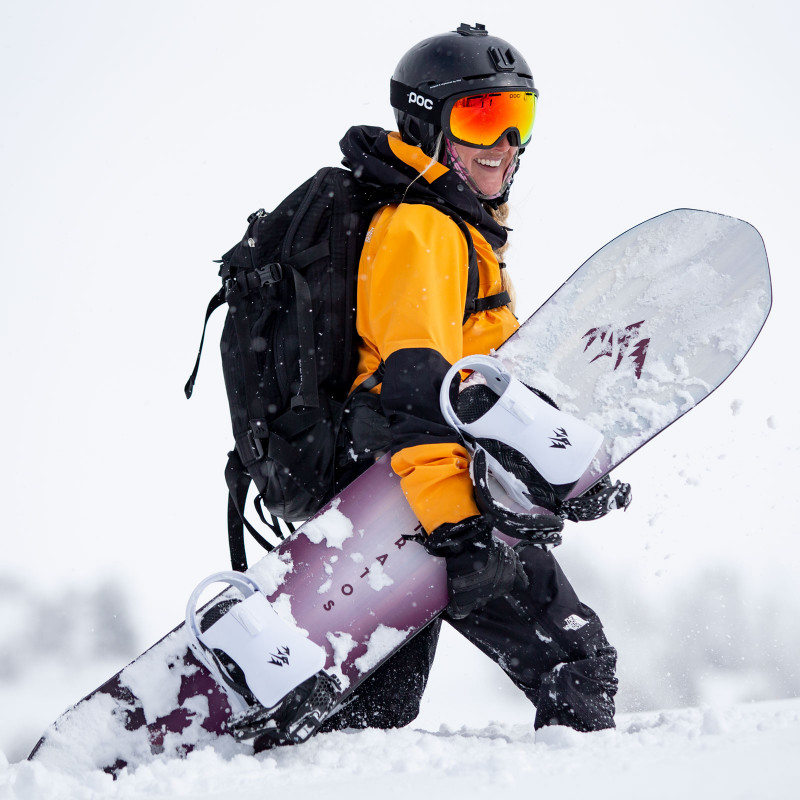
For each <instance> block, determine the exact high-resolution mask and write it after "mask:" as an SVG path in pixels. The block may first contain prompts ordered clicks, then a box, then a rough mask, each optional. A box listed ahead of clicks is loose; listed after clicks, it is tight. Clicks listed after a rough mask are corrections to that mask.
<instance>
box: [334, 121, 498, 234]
mask: <svg viewBox="0 0 800 800" xmlns="http://www.w3.org/2000/svg"><path fill="white" fill-rule="evenodd" d="M339 144H340V146H341V149H342V153H343V155H344V158H343V159H342V163H343V164H344V165H345V166H346V167H347V168H348V169H350V170H352V172H353V174H354V175H355V177H356V179H357V180H358V181H359V182H360V183H363V184H366V185H369V186H375V187H377V188H380V189H381V190H387V189H388V190H391V191H392V192H393V193H395V194H400V195H402V196H403V200H404V201H405V202H411V203H426V204H428V205H431V206H434V207H435V206H437V205H444V206H446V207H447V208H448V210H450V211H451V212H454V213H455V214H457V215H458V216H459V217H461V219H463V220H464V222H468V223H469V224H470V225H472V226H473V227H474V228H476V229H477V230H478V232H479V233H480V234H481V235H482V236H483V237H484V238H485V239H486V241H487V242H489V244H490V245H491V246H492V247H493V248H495V249H496V248H498V247H501V246H502V245H504V244H505V243H506V239H507V232H506V229H505V228H504V227H503V226H502V225H501V224H500V223H499V222H497V220H495V219H494V217H493V216H492V215H491V214H490V213H489V211H488V210H487V208H486V206H484V204H483V203H482V202H481V200H480V199H479V198H478V197H477V195H475V193H474V192H472V190H471V189H470V188H469V186H468V185H467V184H466V183H465V182H464V181H463V180H461V178H459V177H458V175H457V174H456V173H455V172H454V171H452V170H450V169H448V168H447V167H445V166H444V164H441V163H439V162H438V161H431V158H430V156H427V155H426V154H425V153H424V152H423V151H422V149H421V148H419V147H414V146H413V145H410V144H406V143H405V142H403V140H402V139H401V138H400V134H399V133H394V132H392V133H390V132H389V131H385V130H383V129H382V128H378V127H373V126H369V125H360V126H355V127H353V128H350V130H349V131H347V133H346V134H345V135H344V137H343V138H342V140H341V142H340V143H339Z"/></svg>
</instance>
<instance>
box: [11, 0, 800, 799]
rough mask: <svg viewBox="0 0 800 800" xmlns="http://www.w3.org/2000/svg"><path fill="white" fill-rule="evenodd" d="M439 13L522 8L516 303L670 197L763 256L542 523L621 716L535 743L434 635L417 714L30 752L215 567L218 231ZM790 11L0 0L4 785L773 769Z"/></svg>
mask: <svg viewBox="0 0 800 800" xmlns="http://www.w3.org/2000/svg"><path fill="white" fill-rule="evenodd" d="M454 13H455V14H456V15H457V16H455V17H454V16H453V15H454ZM462 21H466V22H475V21H481V22H485V23H486V24H487V25H488V27H489V29H490V30H491V31H492V32H496V33H498V34H500V35H504V36H506V37H507V38H508V39H509V40H512V41H513V42H514V44H516V45H517V46H518V47H519V48H520V49H521V50H522V51H523V52H524V53H526V55H527V57H528V60H529V62H530V64H531V67H532V69H533V72H534V76H535V79H536V82H537V86H538V87H539V89H540V91H541V98H540V104H539V114H538V118H537V121H536V126H535V131H534V141H533V142H532V144H531V146H530V147H529V148H528V150H527V152H526V153H525V155H524V157H523V162H522V169H521V171H520V173H519V176H518V177H517V179H516V181H515V185H514V190H513V193H512V201H513V219H512V223H511V224H512V227H514V229H515V230H514V233H513V234H512V249H511V250H510V251H509V254H508V259H507V260H508V262H509V265H510V269H511V271H512V274H513V276H514V279H515V282H516V284H517V288H518V291H519V294H520V314H521V316H527V314H529V313H531V312H532V311H533V310H534V309H535V308H536V307H537V306H538V304H539V303H540V302H541V301H543V300H544V299H545V298H546V297H547V296H548V295H549V294H550V293H551V292H552V291H553V290H554V289H555V288H556V287H557V286H558V284H559V283H560V281H561V280H563V279H564V278H565V277H566V276H567V275H568V274H569V273H570V272H571V271H572V270H573V269H574V268H576V267H577V266H578V265H579V264H580V263H581V262H582V261H583V260H584V259H585V258H587V257H588V256H589V255H591V253H593V252H594V251H595V250H596V249H598V248H599V247H600V246H601V245H602V244H604V243H605V242H606V241H608V240H609V239H610V238H612V237H613V236H615V235H616V234H618V233H621V232H622V231H623V230H626V229H627V228H629V227H631V226H632V225H634V224H636V223H638V222H640V221H642V220H643V219H645V218H648V217H651V216H654V215H656V214H659V213H661V212H663V211H666V210H668V209H671V208H676V207H694V208H704V209H709V210H712V211H718V212H722V213H727V214H731V215H733V216H738V217H741V218H742V219H745V220H748V221H749V222H751V223H753V224H754V225H755V226H756V227H757V228H758V229H759V230H760V232H761V233H762V235H763V237H764V240H765V242H766V246H767V251H768V254H769V257H770V263H771V268H772V276H773V285H774V294H775V305H774V308H773V312H772V315H771V317H770V319H769V321H768V322H767V325H766V328H765V330H764V332H763V334H762V336H761V337H760V339H759V341H758V342H757V343H756V345H755V347H754V348H753V350H752V352H751V353H750V355H749V356H748V357H747V359H746V360H745V362H744V363H743V364H742V366H741V367H740V368H739V369H738V370H737V371H736V372H735V373H734V375H733V376H732V377H731V378H730V379H729V380H728V381H727V382H726V384H724V385H723V386H722V387H721V388H720V389H719V390H718V391H717V392H716V393H715V394H714V395H713V396H712V397H711V398H710V399H709V400H708V401H706V402H705V403H704V404H703V405H701V406H700V407H699V408H697V409H696V410H694V411H693V412H692V413H691V414H689V415H688V416H687V417H686V418H685V419H683V420H681V421H680V422H679V423H678V424H676V425H675V426H674V427H673V428H671V429H670V430H668V431H667V432H665V433H664V434H662V435H661V436H660V437H659V439H658V440H657V442H654V443H653V444H652V445H651V446H649V447H648V448H647V449H646V450H644V451H642V452H641V453H639V454H637V455H635V456H634V457H632V458H631V459H630V461H629V462H628V463H627V464H626V465H625V466H624V467H623V468H621V469H620V470H619V474H618V477H620V478H622V479H624V480H628V481H630V483H631V484H632V485H633V489H634V503H633V505H632V506H631V508H630V510H629V511H628V512H627V513H626V514H624V515H615V516H614V518H613V519H608V520H603V521H601V522H599V523H596V524H591V525H586V526H579V527H573V528H571V529H570V531H569V533H568V536H567V537H566V540H565V543H564V545H563V546H562V547H561V548H560V550H559V559H560V561H561V563H562V564H563V566H564V568H565V570H566V572H567V574H568V575H569V576H570V578H571V579H572V581H573V583H574V584H575V585H576V586H577V587H578V589H579V590H580V593H581V595H582V597H583V598H584V599H585V600H586V602H587V603H589V604H590V605H591V606H593V607H594V608H595V609H596V610H597V611H598V612H599V613H600V615H601V617H602V618H603V620H604V622H605V624H606V627H607V630H608V634H609V637H610V638H611V640H612V641H613V643H614V644H615V646H616V647H617V648H618V650H619V651H620V679H621V689H620V694H619V696H618V701H619V709H620V712H621V713H620V731H621V732H620V733H617V734H614V735H611V736H606V737H596V738H595V737H589V738H588V739H585V740H581V741H580V742H579V743H575V744H564V746H561V745H560V744H559V743H549V744H548V743H542V742H535V741H534V739H533V737H532V734H531V727H532V718H533V714H532V711H531V709H530V707H528V706H527V704H526V703H525V702H524V701H523V700H522V698H521V696H520V695H519V694H518V693H517V692H516V691H515V690H514V689H513V687H511V686H510V685H509V682H508V681H507V679H506V678H505V677H504V676H503V675H502V674H501V673H500V672H499V670H498V669H497V668H496V667H495V666H494V665H492V664H490V663H488V662H487V661H486V659H483V658H482V657H480V656H479V655H478V654H476V653H475V652H474V650H473V649H472V648H470V647H469V646H468V645H466V644H465V643H464V642H463V641H461V640H460V639H459V638H458V637H457V636H456V635H454V634H452V632H448V633H447V634H446V635H445V636H444V638H443V641H442V644H441V649H440V653H439V655H438V657H437V662H436V665H435V668H434V674H433V676H432V679H431V685H430V687H429V691H428V692H427V694H426V697H425V700H424V704H423V712H422V715H421V717H420V719H419V720H418V722H417V723H416V724H415V726H414V729H412V730H406V731H401V732H395V733H390V734H383V733H375V732H368V733H361V734H352V735H335V736H330V737H325V738H324V739H319V740H316V741H312V742H310V743H309V744H308V745H306V746H304V747H302V748H298V749H296V750H291V751H288V750H287V751H281V752H280V753H274V754H270V755H267V756H264V757H261V758H259V759H250V760H246V761H242V760H241V759H238V760H234V761H231V762H227V761H225V760H223V759H221V758H219V757H217V756H215V755H213V754H208V753H198V754H196V755H194V756H192V758H190V759H188V760H187V761H185V762H169V763H160V764H155V765H153V766H150V767H146V768H142V769H141V770H140V771H139V772H138V773H136V774H134V775H126V776H124V777H123V778H122V779H121V780H119V781H118V782H117V783H115V784H111V783H110V781H108V780H107V779H106V778H105V777H104V776H102V775H67V776H65V775H56V774H47V773H46V772H43V771H42V770H41V769H40V768H39V767H37V766H35V765H29V764H25V763H22V764H20V763H18V762H19V760H20V759H23V758H24V757H25V755H26V753H27V752H28V751H29V750H30V748H31V747H32V746H33V745H34V744H35V742H36V739H37V737H38V736H39V734H40V733H41V732H42V730H43V729H44V728H45V727H46V725H47V724H49V722H51V721H52V720H53V719H54V718H55V717H56V716H58V714H59V713H61V711H63V710H64V708H65V707H66V706H67V705H69V704H70V703H72V702H73V701H74V700H76V699H77V698H78V697H80V696H82V695H83V694H84V693H86V692H88V691H89V690H91V689H92V688H94V687H95V686H97V685H98V684H99V683H101V682H102V681H103V680H105V679H106V678H108V677H109V675H111V674H112V673H114V672H116V671H117V670H118V669H119V668H120V667H121V666H122V665H123V664H124V663H126V661H128V660H129V659H131V658H133V657H134V656H135V655H136V654H137V653H138V652H140V651H141V650H142V649H144V648H145V647H146V646H147V645H149V644H150V643H152V642H153V641H155V639H157V638H158V637H160V636H161V635H162V634H163V633H164V632H165V631H166V630H167V629H168V628H169V627H171V626H172V625H173V624H175V623H176V622H177V621H178V620H179V619H180V618H181V616H182V613H183V607H184V605H185V602H186V598H187V597H188V595H189V593H190V592H191V590H192V589H193V588H194V586H195V585H196V584H197V583H198V581H199V580H200V579H202V578H203V577H205V576H206V575H208V574H209V573H211V572H214V571H217V570H219V569H221V568H224V567H225V565H226V559H227V543H226V535H225V488H224V483H223V478H222V469H223V465H224V458H225V453H226V452H227V450H228V449H229V448H230V433H229V423H228V417H227V406H226V401H225V396H224V387H223V385H222V378H221V373H220V370H219V363H218V358H217V357H216V354H215V346H214V342H215V340H216V339H217V338H218V336H219V332H220V329H221V325H222V316H221V314H222V312H219V315H220V316H219V317H218V318H215V319H214V318H212V321H211V323H210V325H209V331H208V334H207V339H206V343H207V350H206V354H205V358H204V363H203V364H202V366H201V371H200V377H199V380H198V384H197V388H196V392H195V397H194V398H193V399H192V401H191V402H190V403H187V402H186V401H185V399H184V398H183V394H182V387H183V383H184V381H185V379H186V378H187V377H188V373H189V371H190V370H191V367H192V364H193V362H194V357H195V354H196V348H197V344H198V341H199V336H200V327H201V323H202V316H203V312H204V310H205V306H206V303H207V302H208V299H209V298H210V296H211V294H212V293H213V292H214V291H215V290H216V288H217V286H216V270H215V266H214V264H212V263H211V261H212V259H213V258H217V257H218V256H219V254H221V253H222V252H224V251H225V250H226V249H228V247H230V246H231V245H232V244H233V243H234V242H235V241H236V239H237V238H238V237H239V236H240V235H241V232H242V230H243V227H244V220H245V217H246V216H247V214H248V213H250V212H251V211H253V210H254V209H256V208H258V207H260V206H264V207H267V208H269V207H271V206H273V205H275V203H276V202H277V201H278V200H279V199H280V198H281V197H282V196H284V195H285V194H286V193H287V192H288V191H289V190H290V189H291V188H293V187H294V186H295V185H297V184H298V183H299V182H300V181H301V180H302V179H304V178H305V177H307V175H310V174H311V173H312V172H313V171H314V170H315V169H316V168H317V167H318V166H321V165H323V164H326V163H330V164H335V163H337V162H338V160H339V154H338V149H337V142H338V139H339V138H340V136H341V135H342V133H343V132H344V131H345V130H346V128H347V127H348V126H349V125H350V124H355V123H369V124H381V125H384V126H390V125H391V124H392V119H391V113H390V110H389V106H388V77H389V75H390V73H391V71H392V69H393V67H394V64H395V63H396V61H397V59H398V58H399V56H400V55H401V54H402V53H403V52H404V51H405V49H406V48H407V47H408V46H409V45H410V44H412V43H413V42H415V41H417V40H419V39H420V38H422V37H423V36H426V35H429V34H434V33H438V32H440V31H443V30H448V29H453V28H454V27H455V26H457V25H458V23H459V22H462ZM798 24H800V8H798V7H797V5H796V4H794V3H791V2H788V0H786V1H784V0H762V2H760V3H758V4H753V3H750V2H747V1H746V0H673V2H670V3H669V4H662V3H645V4H643V3H642V2H641V0H608V2H606V3H602V4H598V3H594V2H590V1H589V0H576V2H572V3H568V4H565V3H555V2H552V3H551V2H542V3H537V4H530V3H527V2H522V0H508V2H507V3H505V4H503V6H502V7H500V6H498V7H496V8H494V7H493V8H489V7H488V6H487V4H486V3H485V2H476V1H475V0H462V2H461V3H460V4H459V7H458V9H457V10H456V11H455V12H454V11H453V10H452V8H450V7H449V4H440V5H435V4H431V3H430V2H422V0H407V2H404V3H403V4H402V6H401V7H398V9H396V10H395V12H393V13H392V15H391V16H390V15H388V14H387V11H386V7H385V6H383V5H381V4H376V3H374V2H365V0H352V1H351V2H344V0H343V2H342V3H331V4H328V5H326V6H324V7H320V8H319V9H312V10H309V8H308V7H307V6H306V5H302V6H301V5H297V4H295V6H291V5H287V4H282V5H276V4H273V3H263V2H260V0H230V2H228V3H225V4H224V5H223V4H220V3H217V2H211V0H194V1H193V2H188V0H187V1H184V0H174V2H170V3H163V2H158V1H157V0H140V1H139V2H137V3H136V4H131V3H128V4H122V3H109V2H105V1H102V2H101V0H75V2H73V3H61V2H58V0H39V2H36V3H23V2H15V1H14V0H11V1H10V2H4V3H2V4H0V74H2V75H3V76H4V77H3V80H2V81H0V108H2V109H3V124H2V125H0V264H1V265H2V274H3V278H4V282H3V291H2V292H1V293H0V375H2V378H3V391H2V392H1V393H0V442H2V445H3V454H4V458H3V460H2V465H1V466H0V493H1V494H0V537H1V539H0V545H2V547H1V548H0V752H2V753H3V754H4V755H3V756H0V797H4V796H5V795H9V796H11V797H16V798H26V800H27V798H37V799H38V798H40V797H42V798H46V797H92V796H97V797H100V796H109V797H133V796H149V797H174V796H186V797H220V798H221V797H229V796H232V795H238V794H240V793H244V792H245V791H247V792H251V791H252V792H256V791H267V790H272V789H274V788H275V787H278V788H280V789H283V790H285V791H287V792H291V793H292V796H297V797H304V796H306V795H308V796H311V795H312V793H313V794H314V796H317V795H319V794H320V793H322V792H323V791H324V792H325V794H326V796H337V795H339V794H341V795H344V794H345V793H347V795H348V796H349V797H352V796H353V795H356V796H358V795H359V794H363V795H364V796H367V795H369V796H374V795H375V794H376V793H378V792H380V793H381V794H385V795H387V796H391V795H392V793H398V794H400V793H402V794H403V796H405V795H407V794H408V795H410V794H412V793H414V792H422V791H431V790H432V791H436V790H438V791H440V792H444V791H447V790H448V789H450V788H452V789H453V790H454V792H453V793H454V794H455V792H456V790H458V791H459V792H460V793H461V794H464V795H467V796H469V792H472V793H473V794H475V795H478V794H488V793H489V791H494V790H495V789H500V790H501V791H502V790H504V789H506V788H508V789H511V790H513V789H514V788H517V787H519V788H520V789H524V790H525V791H543V792H547V790H552V791H551V793H552V792H558V793H559V794H560V795H562V796H567V797H571V796H575V797H578V796H581V797H583V796H586V794H587V793H591V794H592V795H594V796H598V797H604V796H606V795H608V796H612V795H613V796H615V797H626V796H631V797H634V796H635V797H640V796H643V795H644V796H648V797H659V796H662V795H663V796H665V797H666V796H669V797H670V798H674V796H675V795H676V793H680V794H682V795H683V796H686V797H703V798H706V797H709V796H721V797H752V798H762V797H767V798H768V797H790V796H796V793H797V790H796V787H795V784H797V783H798V781H800V767H798V762H797V759H796V756H795V754H796V752H797V745H798V727H799V726H798V713H800V709H799V708H798V705H797V702H798V701H797V700H796V699H792V698H798V697H800V671H799V670H798V667H797V665H798V664H800V637H798V633H797V618H798V616H800V581H798V580H797V574H798V567H799V566H800V558H798V554H799V553H800V546H799V545H798V541H797V532H798V523H797V520H798V519H800V494H798V492H797V487H796V475H797V468H796V465H797V463H798V449H800V418H799V417H798V414H797V411H796V401H797V388H796V379H795V376H794V364H795V362H796V355H795V353H794V342H795V340H796V313H795V310H794V307H793V300H794V298H796V297H798V295H800V285H799V283H800V277H799V273H798V271H797V263H798V259H797V247H796V229H797V219H798V218H800V201H798V197H800V195H798V192H797V186H798V185H800V159H798V157H797V131H798V129H800V116H799V115H800V109H799V108H798V106H797V104H796V103H795V102H794V101H793V98H794V96H795V93H796V87H795V85H794V84H795V82H796V76H797V75H798V74H800V59H799V58H798V53H797V48H796V42H795V34H794V32H795V31H796V30H797V27H798ZM253 555H255V553H253ZM767 701H775V702H767ZM778 701H780V702H778ZM674 709H679V710H674ZM442 725H444V726H449V727H446V728H444V729H442V727H441V726H442ZM420 730H422V731H428V732H427V733H423V732H420ZM792 790H794V794H792Z"/></svg>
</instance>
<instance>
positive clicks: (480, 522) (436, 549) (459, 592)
mask: <svg viewBox="0 0 800 800" xmlns="http://www.w3.org/2000/svg"><path fill="white" fill-rule="evenodd" d="M423 545H424V547H425V549H426V550H427V551H428V552H429V553H431V554H433V555H435V556H443V557H444V559H445V563H446V564H447V588H448V589H449V591H450V602H449V604H448V606H447V613H448V614H449V615H450V616H451V617H452V618H453V619H463V618H464V617H466V616H467V615H468V614H469V613H471V612H472V611H474V610H475V609H476V608H481V607H482V606H485V605H486V604H487V603H488V602H489V601H490V600H493V599H494V598H495V597H504V596H505V595H507V594H509V593H511V592H512V591H520V590H522V589H525V588H526V587H527V586H528V577H527V576H526V575H525V572H524V570H523V569H522V564H521V563H520V561H519V558H518V557H517V554H516V553H515V552H514V550H513V549H512V548H511V547H509V546H508V545H507V544H506V543H505V542H503V541H501V540H500V539H498V538H496V537H495V536H494V535H493V534H492V523H491V521H490V520H489V519H488V518H487V517H484V516H476V517H467V518H466V519H463V520H461V522H456V523H447V524H445V525H440V526H439V527H438V528H437V529H436V530H435V531H434V532H433V533H432V534H431V535H430V536H428V537H426V538H425V540H424V541H423Z"/></svg>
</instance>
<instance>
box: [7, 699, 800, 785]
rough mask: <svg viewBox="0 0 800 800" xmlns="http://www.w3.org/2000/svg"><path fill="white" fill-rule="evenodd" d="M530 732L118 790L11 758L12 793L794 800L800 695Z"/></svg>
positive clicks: (291, 758)
mask: <svg viewBox="0 0 800 800" xmlns="http://www.w3.org/2000/svg"><path fill="white" fill-rule="evenodd" d="M545 731H546V735H545V736H542V735H540V734H537V735H534V734H533V732H532V731H531V728H530V726H529V725H524V724H522V725H519V724H518V725H514V724H509V723H502V722H497V723H492V724H489V725H485V726H481V727H477V728H474V727H468V726H463V727H459V728H455V727H452V726H447V725H442V726H440V727H439V728H438V729H431V730H425V729H422V728H419V727H413V728H410V729H405V730H402V731H392V732H385V731H375V730H373V731H358V732H356V731H352V732H343V733H333V734H328V735H326V736H319V737H317V738H315V739H312V740H311V741H310V742H307V743H306V744H305V745H303V746H301V747H295V748H284V749H281V750H278V751H272V752H269V753H264V754H262V755H259V756H256V757H252V756H243V755H239V756H230V757H223V756H221V755H219V754H217V753H215V752H214V751H213V750H210V749H209V750H204V751H200V752H197V753H192V754H191V755H190V756H189V757H188V758H186V759H185V760H182V761H167V762H157V763H155V764H152V765H149V766H145V767H140V768H139V769H138V770H136V771H134V772H133V773H130V774H129V773H127V772H123V774H122V775H121V776H120V777H119V779H118V780H117V781H116V782H113V781H112V779H111V777H110V776H108V775H105V774H104V773H92V774H88V775H87V774H79V775H71V774H64V773H60V772H51V771H48V770H47V769H45V768H44V767H42V766H41V765H40V764H37V763H35V762H34V763H31V762H25V763H23V764H19V765H12V766H10V767H6V765H5V764H3V762H2V760H0V796H1V797H3V798H4V800H5V798H8V800H31V798H36V800H60V798H73V799H74V800H83V799H84V798H87V800H88V798H101V797H102V798H119V799H120V800H122V798H140V797H141V798H143V797H147V798H149V800H156V798H165V799H166V798H173V797H184V798H193V799H194V800H212V798H213V799H217V798H218V799H219V800H222V798H231V797H260V796H262V795H263V794H265V793H268V794H269V795H280V796H289V797H292V798H295V800H312V799H313V798H320V797H324V798H326V800H339V798H342V800H344V799H345V798H347V800H360V798H364V799H366V798H372V797H382V798H395V797H398V798H407V797H423V796H424V797H458V798H459V800H469V798H479V797H489V796H492V797H494V796H498V795H500V796H511V797H516V796H519V794H520V793H523V794H526V795H527V794H528V793H535V794H536V795H537V796H542V797H569V798H573V797H574V798H584V797H592V798H596V800H606V799H608V800H619V798H642V797H646V798H648V800H662V798H663V799H664V800H675V798H676V797H702V798H754V799H755V798H757V799H758V800H767V798H769V799H770V800H783V799H785V800H794V798H796V797H797V790H798V780H800V769H798V765H797V753H798V752H800V750H799V748H800V700H786V701H783V702H772V703H757V704H752V705H748V706H734V707H732V708H729V709H725V710H718V709H714V708H703V709H697V708H690V709H680V710H674V711H655V712H648V713H640V714H625V715H622V716H621V718H620V719H619V727H618V728H617V730H616V731H606V732H602V733H595V734H576V733H574V732H573V731H569V730H566V729H559V728H553V729H545Z"/></svg>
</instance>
